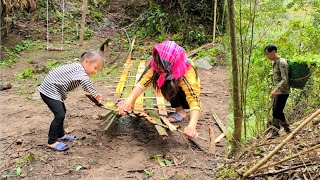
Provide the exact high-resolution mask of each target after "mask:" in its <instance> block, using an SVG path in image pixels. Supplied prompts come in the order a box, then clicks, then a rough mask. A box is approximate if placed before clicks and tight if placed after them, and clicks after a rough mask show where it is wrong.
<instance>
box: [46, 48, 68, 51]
mask: <svg viewBox="0 0 320 180" xmlns="http://www.w3.org/2000/svg"><path fill="white" fill-rule="evenodd" d="M46 50H47V51H64V49H63V48H62V47H61V48H53V47H46Z"/></svg>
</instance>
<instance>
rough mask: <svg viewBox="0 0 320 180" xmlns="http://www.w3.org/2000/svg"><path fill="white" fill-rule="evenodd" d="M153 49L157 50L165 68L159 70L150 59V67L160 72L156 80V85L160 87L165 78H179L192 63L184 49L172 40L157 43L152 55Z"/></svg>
mask: <svg viewBox="0 0 320 180" xmlns="http://www.w3.org/2000/svg"><path fill="white" fill-rule="evenodd" d="M155 51H157V52H158V54H159V56H160V61H161V62H162V65H163V67H164V69H165V70H166V72H160V70H159V69H157V68H156V66H155V62H154V59H152V60H151V68H152V69H153V70H154V71H156V72H158V73H159V74H160V76H159V79H158V80H157V85H158V87H161V86H162V85H163V84H164V82H165V81H166V80H172V79H179V78H180V77H182V76H183V75H184V74H185V73H186V72H187V71H188V69H189V67H190V66H191V65H192V64H191V61H189V60H188V58H187V55H186V51H185V50H184V49H183V48H182V47H181V46H179V45H177V44H176V43H175V42H174V41H165V42H162V43H160V44H157V45H156V46H155V47H154V48H153V50H152V55H154V52H155Z"/></svg>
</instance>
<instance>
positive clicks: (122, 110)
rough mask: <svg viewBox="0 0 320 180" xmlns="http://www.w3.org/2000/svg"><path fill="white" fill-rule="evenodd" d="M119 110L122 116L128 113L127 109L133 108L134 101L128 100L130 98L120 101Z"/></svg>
mask: <svg viewBox="0 0 320 180" xmlns="http://www.w3.org/2000/svg"><path fill="white" fill-rule="evenodd" d="M117 107H118V108H117V111H118V112H119V114H120V115H121V116H123V115H125V114H126V111H130V110H131V108H132V103H130V102H128V100H125V101H120V102H119V103H117Z"/></svg>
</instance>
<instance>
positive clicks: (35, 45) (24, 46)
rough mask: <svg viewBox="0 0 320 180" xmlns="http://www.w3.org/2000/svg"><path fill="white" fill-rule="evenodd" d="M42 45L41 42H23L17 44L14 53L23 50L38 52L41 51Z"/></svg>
mask: <svg viewBox="0 0 320 180" xmlns="http://www.w3.org/2000/svg"><path fill="white" fill-rule="evenodd" d="M43 48H44V44H43V43H42V42H41V41H32V40H24V41H22V42H21V43H20V44H17V45H16V46H15V48H14V50H15V51H16V52H21V51H25V50H38V49H43Z"/></svg>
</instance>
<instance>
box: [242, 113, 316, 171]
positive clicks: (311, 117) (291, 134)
mask: <svg viewBox="0 0 320 180" xmlns="http://www.w3.org/2000/svg"><path fill="white" fill-rule="evenodd" d="M318 114H320V109H318V110H317V111H316V112H315V113H313V114H312V115H311V116H310V117H308V118H307V119H305V120H304V121H303V122H302V123H301V124H300V125H299V126H298V127H297V128H296V129H295V130H294V131H292V133H290V134H289V136H288V137H287V138H285V139H284V140H283V141H282V142H281V143H280V144H279V145H278V146H277V147H276V148H275V149H274V150H273V151H271V152H270V153H269V154H268V155H267V156H265V157H264V158H263V159H262V160H261V161H260V162H259V163H258V164H256V165H255V166H253V167H252V168H250V169H249V170H248V171H247V172H246V173H244V174H243V177H248V176H250V175H251V174H252V173H254V172H255V171H256V170H257V169H258V168H260V167H261V166H262V165H264V164H265V163H266V162H267V161H268V160H269V159H270V158H271V157H272V156H273V155H274V154H275V153H277V152H278V151H279V150H280V149H281V148H282V147H283V146H284V145H285V144H286V143H287V142H288V141H289V140H291V139H292V138H293V136H294V135H295V134H297V133H298V132H299V131H300V130H301V129H302V128H303V127H304V126H306V125H307V124H308V123H309V122H310V121H311V120H313V119H314V118H315V117H316V116H318Z"/></svg>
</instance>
